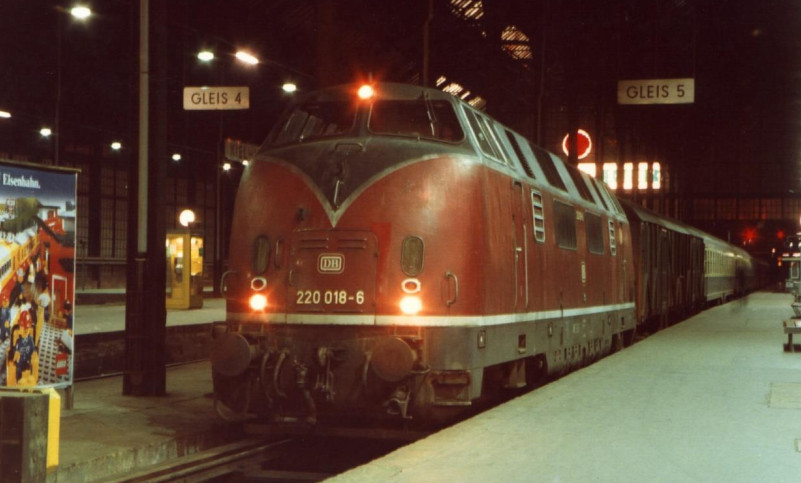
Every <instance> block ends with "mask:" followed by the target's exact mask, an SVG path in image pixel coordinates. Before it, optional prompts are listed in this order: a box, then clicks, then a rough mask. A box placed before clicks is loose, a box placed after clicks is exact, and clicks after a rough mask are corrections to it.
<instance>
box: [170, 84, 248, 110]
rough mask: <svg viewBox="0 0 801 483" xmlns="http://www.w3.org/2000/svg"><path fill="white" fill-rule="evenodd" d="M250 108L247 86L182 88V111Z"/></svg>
mask: <svg viewBox="0 0 801 483" xmlns="http://www.w3.org/2000/svg"><path fill="white" fill-rule="evenodd" d="M249 108H250V88H249V87H247V86H236V87H231V86H203V87H184V110H187V111H209V110H211V111H219V110H231V109H249Z"/></svg>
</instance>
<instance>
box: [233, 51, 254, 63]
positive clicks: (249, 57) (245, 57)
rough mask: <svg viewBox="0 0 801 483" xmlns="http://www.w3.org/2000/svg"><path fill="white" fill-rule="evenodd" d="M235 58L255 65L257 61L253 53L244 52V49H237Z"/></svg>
mask: <svg viewBox="0 0 801 483" xmlns="http://www.w3.org/2000/svg"><path fill="white" fill-rule="evenodd" d="M236 58H237V59H239V60H240V61H242V62H244V63H246V64H249V65H256V64H258V63H259V59H258V58H256V56H255V55H253V54H250V53H248V52H245V51H244V50H239V51H237V53H236Z"/></svg>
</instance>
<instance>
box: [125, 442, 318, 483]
mask: <svg viewBox="0 0 801 483" xmlns="http://www.w3.org/2000/svg"><path fill="white" fill-rule="evenodd" d="M291 441H292V440H291V439H282V440H278V441H272V442H264V440H245V441H238V442H235V443H230V444H227V445H224V446H219V447H216V448H211V449H208V450H206V451H201V452H199V453H194V454H191V455H187V456H183V457H180V458H176V459H173V460H169V461H165V462H164V463H159V464H157V465H154V466H150V467H147V468H143V469H141V470H137V471H134V472H130V473H127V474H125V475H123V476H121V477H120V478H117V479H115V480H114V481H117V482H120V483H123V482H125V483H139V482H176V481H181V482H201V481H220V482H223V481H242V480H243V479H245V477H246V475H248V474H250V473H256V472H257V471H258V469H259V468H260V467H261V466H262V464H263V463H264V462H265V461H269V460H270V459H271V458H272V457H274V456H276V454H278V453H279V452H281V451H282V448H285V447H286V446H287V445H288V444H289V443H290V442H291ZM306 476H308V478H306V479H305V481H320V480H322V479H324V478H325V476H326V475H311V474H309V475H306ZM262 481H267V480H262Z"/></svg>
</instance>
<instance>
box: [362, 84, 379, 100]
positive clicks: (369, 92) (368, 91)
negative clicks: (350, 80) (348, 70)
mask: <svg viewBox="0 0 801 483" xmlns="http://www.w3.org/2000/svg"><path fill="white" fill-rule="evenodd" d="M358 94H359V99H370V98H371V97H373V96H374V95H375V90H373V86H369V85H367V84H365V85H363V86H361V87H359V93H358Z"/></svg>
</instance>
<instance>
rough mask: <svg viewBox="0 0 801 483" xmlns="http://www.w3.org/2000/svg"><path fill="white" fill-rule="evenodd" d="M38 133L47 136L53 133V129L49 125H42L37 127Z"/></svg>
mask: <svg viewBox="0 0 801 483" xmlns="http://www.w3.org/2000/svg"><path fill="white" fill-rule="evenodd" d="M39 134H41V135H42V137H43V138H49V137H50V135H51V134H53V130H52V129H50V128H49V127H43V128H42V129H39Z"/></svg>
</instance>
